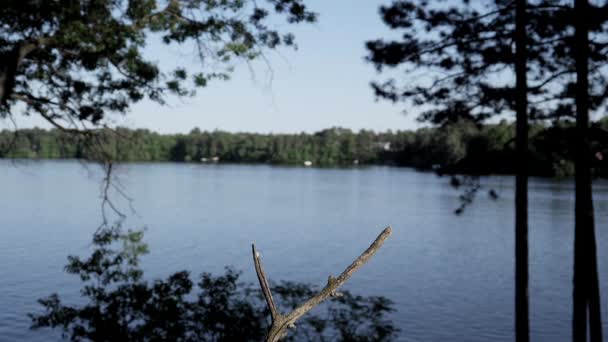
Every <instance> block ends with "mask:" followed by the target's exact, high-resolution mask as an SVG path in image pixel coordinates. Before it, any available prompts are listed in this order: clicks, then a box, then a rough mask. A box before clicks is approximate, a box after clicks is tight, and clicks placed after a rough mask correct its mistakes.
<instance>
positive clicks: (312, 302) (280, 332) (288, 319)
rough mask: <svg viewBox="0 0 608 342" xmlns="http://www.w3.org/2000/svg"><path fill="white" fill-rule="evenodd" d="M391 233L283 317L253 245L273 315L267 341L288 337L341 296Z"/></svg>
mask: <svg viewBox="0 0 608 342" xmlns="http://www.w3.org/2000/svg"><path fill="white" fill-rule="evenodd" d="M391 233H392V228H391V227H390V226H388V227H386V228H385V229H384V230H383V231H382V233H380V235H378V237H377V238H376V240H374V242H372V244H371V245H370V246H369V247H368V248H367V249H366V250H365V251H364V252H363V253H362V254H361V255H359V257H358V258H357V259H355V261H353V262H352V263H351V264H350V266H348V267H347V268H346V269H345V270H344V272H342V274H340V276H339V277H338V278H334V277H332V276H331V275H330V276H329V279H328V280H327V285H325V287H324V288H323V289H322V290H321V291H320V292H319V293H317V294H316V295H314V296H313V297H311V298H310V299H308V300H307V301H306V302H304V303H302V304H301V305H300V306H298V307H297V308H295V309H294V310H293V311H292V312H290V313H289V314H287V315H281V314H280V313H279V312H278V310H277V307H276V305H275V303H274V300H273V299H272V293H271V292H270V286H269V285H268V280H267V278H266V274H265V273H264V270H263V268H262V263H261V260H260V254H259V253H258V252H257V250H256V249H255V245H252V252H253V262H254V264H255V270H256V273H257V276H258V280H259V281H260V286H261V287H262V292H263V293H264V298H266V303H267V304H268V308H269V309H270V313H271V315H272V325H271V327H270V331H269V332H268V335H267V337H266V341H267V342H277V341H279V340H281V338H283V337H284V336H285V335H286V333H287V329H288V328H293V327H295V322H296V321H297V320H298V319H300V318H301V317H302V316H304V315H305V314H306V313H307V312H308V311H310V310H312V309H313V308H314V307H316V306H317V305H319V304H321V303H322V302H323V301H325V300H326V299H327V298H329V297H337V296H340V294H339V293H337V292H336V290H337V289H338V288H339V287H340V286H342V285H343V284H344V283H345V282H346V281H347V280H348V279H349V278H350V277H351V276H352V275H353V273H355V272H356V271H357V270H358V269H359V268H361V266H363V265H364V264H365V263H366V262H367V261H368V260H369V259H370V258H371V257H372V256H373V255H374V254H375V253H376V252H377V251H378V249H380V247H382V245H383V244H384V241H385V240H386V239H387V238H388V237H389V236H390V235H391Z"/></svg>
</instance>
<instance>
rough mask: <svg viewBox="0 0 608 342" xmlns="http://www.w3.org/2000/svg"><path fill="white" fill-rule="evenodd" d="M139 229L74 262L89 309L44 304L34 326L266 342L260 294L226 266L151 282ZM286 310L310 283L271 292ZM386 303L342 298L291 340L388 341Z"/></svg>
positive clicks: (137, 336) (74, 333)
mask: <svg viewBox="0 0 608 342" xmlns="http://www.w3.org/2000/svg"><path fill="white" fill-rule="evenodd" d="M142 239H143V233H142V232H141V231H127V232H125V231H123V230H121V229H120V228H119V227H114V228H107V229H103V230H100V231H99V232H98V233H96V234H95V236H94V240H93V246H94V250H93V253H92V254H91V255H90V256H89V257H87V258H85V259H82V258H78V257H73V256H71V257H69V263H68V265H67V266H66V271H67V272H68V273H70V274H74V275H77V276H79V277H80V279H81V280H82V282H83V288H82V290H81V293H82V296H83V297H84V298H85V303H82V304H78V305H68V304H65V303H64V302H62V300H61V299H60V298H59V297H58V296H57V295H55V294H54V295H51V296H49V297H47V298H44V299H40V300H39V302H40V304H41V305H42V306H43V307H44V309H45V312H44V313H39V314H30V316H31V318H32V328H33V329H41V328H56V329H61V330H62V331H63V334H64V336H65V337H67V338H70V339H71V340H73V341H261V340H263V339H264V337H265V334H266V332H267V328H268V324H269V322H268V317H269V316H268V314H269V312H268V308H267V307H266V306H265V304H264V300H263V298H262V295H261V293H260V290H259V288H257V287H255V286H254V285H252V284H248V283H243V282H241V281H239V277H240V273H239V272H237V271H235V270H234V269H232V268H227V269H226V271H225V273H224V274H223V275H220V276H213V275H211V274H209V273H203V274H202V275H201V276H200V277H198V279H196V280H193V279H192V278H191V276H190V274H189V272H186V271H181V272H176V273H174V274H172V275H170V276H168V277H167V278H166V279H158V280H154V281H147V280H145V279H144V277H143V276H144V274H143V272H142V270H141V268H140V267H139V258H140V256H141V255H143V254H145V253H146V252H147V247H146V245H145V244H144V243H143V241H142ZM272 287H273V289H272V291H273V293H275V295H276V296H277V297H278V299H279V300H278V304H279V305H280V306H281V307H282V308H284V309H285V310H286V311H288V310H289V309H293V308H294V307H295V306H296V305H298V304H299V303H301V302H302V301H303V300H305V299H307V298H308V297H310V296H312V295H313V294H315V293H316V288H315V287H313V286H310V285H306V284H301V283H294V282H282V283H279V284H276V285H274V286H272ZM391 311H393V309H392V303H391V302H390V301H389V300H388V299H386V298H384V297H373V296H372V297H361V296H356V295H353V294H351V293H349V292H344V295H343V296H342V297H338V298H334V299H332V300H331V301H330V302H328V303H327V305H323V306H321V307H318V308H317V309H315V310H313V312H311V313H310V314H309V315H307V316H305V317H304V318H303V319H301V320H300V321H298V322H299V324H298V325H297V328H296V329H294V330H292V331H291V333H290V334H289V335H288V336H287V339H286V340H288V341H296V340H297V341H307V340H308V341H390V340H392V339H393V338H394V337H395V336H396V334H397V329H396V328H395V327H394V326H393V325H392V323H391V322H390V321H389V320H387V318H386V314H387V313H389V312H391Z"/></svg>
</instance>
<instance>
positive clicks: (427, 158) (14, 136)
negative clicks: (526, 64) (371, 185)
mask: <svg viewBox="0 0 608 342" xmlns="http://www.w3.org/2000/svg"><path fill="white" fill-rule="evenodd" d="M593 132H594V134H593V136H592V142H593V153H594V156H593V158H594V159H593V160H594V161H593V166H594V172H595V174H596V176H601V177H606V176H608V165H606V163H607V161H608V158H605V157H604V155H606V156H608V150H606V149H605V148H604V147H603V146H608V133H607V132H608V120H602V121H599V122H597V123H595V124H594V128H593ZM573 134H574V133H573V131H572V125H571V124H569V123H562V124H559V125H553V126H551V127H546V126H543V125H540V124H536V125H531V126H530V156H529V160H528V166H529V174H530V175H535V176H548V177H568V176H571V175H573V173H574V168H573V163H572V160H573V151H572V149H571V146H573ZM514 135H515V130H514V126H513V125H512V124H510V123H507V122H506V121H501V122H499V123H497V124H488V125H483V126H481V125H477V124H474V123H472V122H470V121H466V120H458V121H456V122H452V123H449V124H444V125H442V126H439V127H436V128H421V129H418V130H416V131H395V132H392V131H388V132H384V133H375V132H372V131H366V130H361V131H359V132H357V133H355V132H352V131H350V130H348V129H343V128H332V129H326V130H323V131H320V132H317V133H314V134H305V133H300V134H277V135H272V134H254V133H228V132H222V131H213V132H207V131H201V130H199V129H198V128H195V129H193V130H192V131H191V132H190V133H188V134H175V135H161V134H158V133H154V132H150V131H148V130H141V129H138V130H129V129H124V128H118V129H116V130H96V131H93V136H92V137H93V138H92V139H83V138H81V137H78V136H73V135H70V134H68V133H64V132H61V131H60V130H50V131H47V130H41V129H24V130H19V131H17V132H11V131H6V130H5V131H1V132H0V157H4V158H84V159H90V160H99V155H100V154H102V155H103V156H105V157H104V158H106V159H109V160H114V161H118V162H121V161H122V162H130V161H177V162H184V161H187V162H201V161H205V162H207V163H212V162H213V157H217V158H219V161H220V162H228V163H268V164H281V165H303V163H304V162H305V161H311V162H312V163H313V165H314V166H352V165H353V164H363V165H365V164H389V165H399V166H409V167H414V168H417V169H421V170H430V169H435V170H437V171H439V172H440V173H448V174H470V175H481V174H512V173H514V165H515V159H514V158H515V151H514V140H513V139H514ZM597 153H599V154H597ZM355 161H357V162H356V163H355Z"/></svg>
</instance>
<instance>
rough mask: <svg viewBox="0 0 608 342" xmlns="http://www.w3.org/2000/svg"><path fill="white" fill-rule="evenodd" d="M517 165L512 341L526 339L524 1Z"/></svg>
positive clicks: (518, 14)
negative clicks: (513, 325)
mask: <svg viewBox="0 0 608 342" xmlns="http://www.w3.org/2000/svg"><path fill="white" fill-rule="evenodd" d="M515 24H516V27H515V46H516V55H515V77H516V85H515V86H516V90H515V91H516V117H517V128H516V130H517V134H516V149H517V158H516V160H517V165H516V174H515V340H516V341H517V342H528V341H529V340H530V327H529V325H530V323H529V319H528V306H529V305H528V174H527V173H528V98H527V92H528V89H527V88H528V85H527V79H526V68H527V66H526V58H527V47H526V0H517V2H516V9H515Z"/></svg>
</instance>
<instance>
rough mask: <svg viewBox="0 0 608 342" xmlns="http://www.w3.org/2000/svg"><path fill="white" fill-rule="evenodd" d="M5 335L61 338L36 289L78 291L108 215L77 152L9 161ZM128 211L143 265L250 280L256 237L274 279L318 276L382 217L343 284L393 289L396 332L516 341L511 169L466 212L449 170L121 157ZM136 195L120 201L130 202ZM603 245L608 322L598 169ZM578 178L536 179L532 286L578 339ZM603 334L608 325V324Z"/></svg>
mask: <svg viewBox="0 0 608 342" xmlns="http://www.w3.org/2000/svg"><path fill="white" fill-rule="evenodd" d="M0 172H1V175H2V176H1V177H0V186H1V188H2V192H0V208H1V209H0V214H1V215H0V269H1V270H2V276H1V277H0V341H23V340H28V341H29V340H31V341H48V340H59V335H58V334H57V333H56V332H50V331H48V330H47V331H36V332H32V331H29V330H28V327H29V319H28V318H27V316H26V314H27V313H28V312H39V310H40V307H39V305H38V304H37V303H36V299H37V298H40V297H43V296H46V295H48V294H50V293H52V292H58V293H59V294H60V295H62V296H64V297H65V298H66V299H68V300H69V299H75V298H77V296H78V289H79V282H78V281H77V279H75V278H74V277H71V276H69V275H66V274H65V273H64V272H63V266H64V265H65V263H66V256H67V255H68V254H81V255H85V254H86V253H87V251H88V250H89V249H88V248H89V242H90V237H91V234H92V232H93V231H94V229H95V228H96V227H97V226H98V224H99V223H100V221H101V216H100V203H101V202H100V197H99V194H100V180H101V178H102V176H101V173H100V172H99V169H98V167H97V166H95V165H89V166H88V167H87V166H85V165H83V164H81V163H78V162H74V161H40V162H16V163H15V162H10V161H0ZM117 175H118V177H119V179H120V182H121V183H122V185H123V186H124V188H125V189H126V191H127V192H128V194H129V195H130V196H131V197H132V198H133V199H134V201H133V206H134V208H135V210H136V214H130V218H129V220H128V225H129V226H131V227H135V228H137V227H142V226H145V227H147V233H146V241H147V242H148V244H149V245H150V250H151V254H149V255H147V256H146V257H145V258H144V268H145V270H146V272H147V275H148V276H151V277H156V276H164V275H167V274H169V273H170V272H171V271H176V270H180V269H188V270H191V271H193V272H194V273H200V272H202V271H211V272H214V273H219V272H221V271H222V269H223V267H224V266H226V265H232V266H235V267H236V268H238V269H240V270H242V271H244V274H243V278H244V279H245V280H254V279H255V273H254V271H253V266H252V262H251V255H250V244H251V242H252V241H255V242H256V245H257V246H258V249H259V250H260V251H261V253H262V255H263V259H264V266H265V269H266V271H267V273H268V275H269V277H270V279H271V280H281V279H284V280H295V281H306V282H310V283H315V284H318V285H323V284H324V282H325V281H326V279H327V276H328V275H329V274H334V275H336V274H338V273H339V272H341V271H342V270H343V269H344V267H345V266H347V265H348V264H349V263H350V262H351V261H352V260H353V259H354V257H356V256H357V255H359V253H360V252H361V251H363V249H365V248H366V247H367V246H368V245H369V243H370V242H371V241H372V240H373V239H374V238H375V237H376V236H377V234H378V233H379V232H380V231H381V230H382V229H383V228H384V227H385V226H387V225H389V224H390V225H392V226H393V235H392V236H391V237H390V238H389V239H388V240H387V242H386V244H385V246H384V247H383V248H382V249H381V250H380V251H379V253H378V254H377V255H376V256H375V257H374V258H373V259H372V260H371V261H370V263H369V264H367V265H365V266H364V267H363V268H362V269H361V270H360V271H359V272H357V273H356V274H355V275H354V276H353V277H352V278H351V280H350V281H349V282H348V283H347V286H346V288H348V289H349V290H352V291H354V292H357V293H360V294H375V295H384V296H386V297H388V298H390V299H392V300H393V301H394V302H395V307H396V308H397V310H398V311H397V312H395V313H394V314H392V315H391V318H392V319H393V321H394V322H395V323H396V325H397V326H399V327H400V328H401V330H402V332H401V334H400V337H399V340H401V341H472V342H475V341H512V340H513V292H514V291H513V225H514V220H513V212H514V209H513V178H512V177H490V178H486V179H484V180H483V182H484V184H485V186H486V187H493V188H495V189H497V190H498V192H499V193H500V195H501V197H500V199H499V200H498V201H490V200H489V198H488V196H487V193H486V192H482V193H480V194H479V197H478V199H477V200H476V202H475V204H474V205H473V206H471V207H470V208H468V209H467V210H466V212H465V213H464V215H462V216H454V215H453V214H452V211H453V209H454V208H455V207H456V206H457V205H458V195H459V192H458V191H456V190H454V189H452V188H450V187H449V186H448V185H447V183H448V179H446V178H438V177H436V176H435V175H433V174H430V173H419V172H415V171H413V170H410V169H404V168H390V167H370V168H360V169H314V168H311V169H307V168H283V167H270V166H246V165H195V164H170V163H166V164H126V165H120V166H118V169H117ZM120 205H121V207H122V208H124V209H126V210H127V211H129V209H128V205H127V204H125V203H122V204H120ZM595 207H596V213H597V226H598V239H599V241H598V243H599V246H598V251H599V257H600V261H599V264H600V277H601V288H602V294H603V298H602V305H603V309H604V314H603V315H604V322H605V329H606V330H607V331H608V324H606V323H607V322H608V312H607V311H606V309H607V308H608V300H607V299H608V279H607V278H608V273H607V272H606V266H607V265H606V261H607V260H608V259H607V258H608V255H607V254H608V253H607V251H608V249H607V247H608V232H607V229H606V226H607V224H608V183H606V182H603V181H599V182H597V183H595ZM573 208H574V200H573V184H572V181H554V180H547V179H533V180H531V183H530V262H531V264H530V298H531V331H532V340H534V341H569V340H570V311H571V293H572V286H571V278H572V270H571V269H572V238H573V215H572V211H573ZM607 335H608V334H607Z"/></svg>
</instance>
